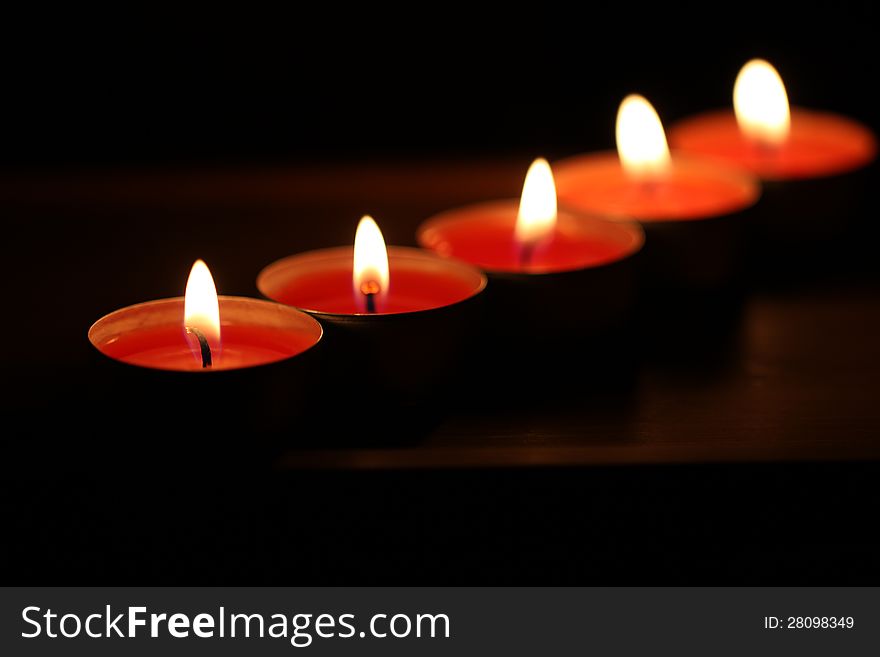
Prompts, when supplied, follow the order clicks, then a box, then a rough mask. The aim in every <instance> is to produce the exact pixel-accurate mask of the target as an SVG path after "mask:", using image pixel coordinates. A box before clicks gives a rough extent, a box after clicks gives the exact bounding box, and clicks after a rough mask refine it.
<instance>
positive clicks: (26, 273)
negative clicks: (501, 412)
mask: <svg viewBox="0 0 880 657" xmlns="http://www.w3.org/2000/svg"><path fill="white" fill-rule="evenodd" d="M3 22H4V28H3V38H2V39H0V42H2V46H0V47H2V53H0V54H2V70H3V76H2V106H0V116H2V129H0V134H2V144H0V164H2V168H3V171H4V172H5V173H4V175H6V176H8V177H9V178H10V179H16V178H15V177H16V176H21V175H28V174H30V173H34V174H35V175H36V174H41V173H44V172H46V171H52V172H61V173H62V174H64V173H65V172H72V171H80V170H92V169H94V170H107V169H114V168H125V167H130V166H143V165H147V166H153V167H157V168H163V167H168V166H171V165H173V166H199V167H214V166H223V165H226V164H238V163H288V162H291V163H303V162H309V163H312V162H318V161H320V162H323V163H325V164H326V163H329V164H330V165H331V166H332V165H333V164H334V163H337V162H342V161H354V162H363V161H369V160H395V159H400V160H412V159H424V160H431V159H438V158H440V159H442V158H449V157H462V156H464V157H470V156H474V157H479V156H496V155H502V156H504V155H508V154H510V155H513V156H516V157H524V158H526V159H525V161H527V158H529V157H532V156H534V155H537V154H544V155H547V156H549V157H557V156H562V155H566V154H569V153H574V152H580V151H584V150H589V149H593V148H604V147H611V146H612V138H613V125H614V116H615V112H616V109H617V105H618V103H619V101H620V99H621V98H622V97H623V96H624V95H625V94H627V93H630V92H640V93H643V94H644V95H646V96H647V97H648V98H649V99H652V100H654V102H655V105H656V107H657V109H658V112H659V113H660V115H661V117H662V118H663V119H664V120H665V121H667V122H670V121H672V120H674V119H676V118H680V117H683V116H685V115H688V114H690V113H692V112H696V111H700V110H702V109H706V108H708V107H714V106H722V105H726V104H728V103H729V100H730V95H731V88H732V84H733V80H734V78H735V75H736V73H737V71H738V69H739V67H740V66H741V65H742V64H743V63H744V62H745V61H746V60H747V59H749V58H751V57H754V56H762V57H765V58H767V59H769V60H770V61H772V62H773V63H774V64H776V65H777V67H778V69H779V70H780V72H781V74H782V76H783V78H784V79H785V81H786V83H787V87H788V92H789V97H790V99H791V100H792V102H793V103H794V104H802V105H804V106H814V107H822V108H826V109H831V110H837V111H841V112H843V113H846V114H849V115H851V116H853V117H856V118H860V119H862V120H864V121H866V122H867V123H868V124H870V125H872V126H873V127H875V129H876V128H877V127H878V120H877V119H878V113H877V109H876V104H875V94H876V91H875V86H876V80H877V79H878V57H877V52H876V34H877V30H878V20H877V9H876V8H874V6H872V5H871V3H852V4H848V3H834V4H829V5H822V6H818V7H814V6H813V5H809V4H804V3H798V4H794V3H793V4H791V5H788V6H782V5H772V6H768V3H756V2H745V3H739V4H737V5H734V4H732V3H718V2H712V3H710V2H703V3H679V4H676V5H672V4H661V3H654V4H651V5H639V4H629V3H626V4H621V5H619V6H614V7H608V6H601V7H597V6H594V5H584V7H583V9H582V10H580V11H579V12H578V15H577V16H575V15H574V14H573V13H572V12H571V10H570V9H568V8H567V7H566V6H565V5H563V4H562V3H546V2H544V3H540V4H539V5H538V6H536V7H535V8H534V9H533V10H531V11H526V12H520V11H518V10H514V9H512V8H511V7H509V6H503V5H502V6H497V7H490V6H482V5H474V4H469V5H454V4H449V3H443V4H439V3H438V4H433V3H427V4H419V5H412V6H409V7H406V8H403V9H401V8H390V7H379V6H377V5H375V4H369V5H362V6H359V7H357V8H354V9H352V8H348V7H343V6H330V7H320V8H319V7H315V6H297V7H295V8H293V11H291V12H286V13H285V14H284V15H274V14H270V13H268V12H266V13H263V12H261V11H259V10H257V9H251V8H249V9H248V10H244V9H242V8H240V7H239V8H236V9H235V10H234V11H230V12H222V11H220V10H219V9H217V8H216V7H210V8H206V9H204V10H203V11H202V12H200V13H198V14H196V15H187V16H184V15H183V13H182V12H181V10H179V9H175V10H174V11H170V12H167V13H166V12H160V10H158V9H157V8H155V7H145V8H143V9H142V10H140V11H134V10H129V11H127V12H126V13H125V15H120V14H118V13H116V12H113V11H107V10H101V11H98V10H91V11H89V10H85V9H81V8H77V10H76V11H75V12H66V13H62V12H60V11H59V12H56V10H54V9H53V10H52V11H51V12H50V11H48V10H46V11H45V12H43V13H41V14H40V15H39V16H27V17H25V16H19V15H10V16H9V17H8V18H7V19H6V20H4V21H3ZM67 210H68V214H69V215H70V216H72V217H77V216H79V217H80V218H81V219H82V218H83V217H82V214H83V212H85V211H78V210H77V208H75V207H74V208H68V209H67ZM78 213H79V214H78ZM146 214H147V213H146V211H145V215H146ZM141 219H143V218H141ZM102 221H104V222H105V223H99V224H96V225H99V226H103V225H105V224H107V225H110V224H109V222H108V221H107V220H106V219H102ZM22 225H23V224H14V229H13V230H12V232H11V233H10V234H9V236H8V238H7V241H6V257H5V258H4V268H3V269H4V285H5V286H8V289H7V292H8V294H7V295H6V297H7V299H10V298H11V299H13V300H14V303H13V302H9V303H8V305H7V310H6V311H5V313H6V314H5V318H4V324H5V326H4V335H5V339H6V340H7V341H9V340H14V339H17V338H13V337H11V336H18V334H19V333H20V329H19V327H20V324H19V323H18V322H17V321H16V319H15V318H16V317H17V316H18V315H17V313H21V312H22V310H21V308H22V305H20V304H22V303H23V304H24V308H26V309H27V314H28V318H27V319H26V320H25V325H32V326H37V329H36V331H35V335H39V336H41V337H42V338H43V339H42V340H41V342H45V336H46V335H47V331H46V330H45V323H46V322H51V321H52V320H51V319H49V315H46V314H43V311H41V310H38V309H37V307H38V304H36V303H33V300H31V301H27V300H26V299H27V298H28V296H29V295H28V293H27V291H28V290H29V289H30V290H40V291H42V292H45V291H46V290H53V289H54V291H55V294H54V298H53V300H54V301H55V302H56V303H58V304H60V307H61V308H63V309H66V310H65V312H67V313H68V315H69V316H68V317H66V318H65V319H62V320H59V326H61V327H63V328H64V331H66V332H67V331H68V330H69V333H70V335H74V334H75V335H76V339H77V343H76V344H77V345H79V346H81V347H82V353H81V352H77V353H76V355H69V356H68V355H61V356H54V355H49V354H51V352H48V351H46V350H45V349H42V348H37V349H38V351H40V354H39V355H38V356H35V357H31V356H28V353H27V349H33V348H35V347H33V346H32V345H30V346H28V347H27V348H25V349H24V350H21V349H17V348H12V349H11V352H13V353H7V354H5V355H4V360H5V361H6V362H7V363H8V364H9V367H7V366H6V365H4V371H5V372H4V373H5V381H4V383H5V387H6V388H7V390H6V392H5V393H4V394H5V398H6V399H7V404H6V405H5V408H4V415H5V416H6V418H7V426H8V428H9V431H8V433H7V435H6V438H5V440H6V450H5V457H6V458H5V461H4V469H5V473H4V477H5V482H4V491H5V492H4V496H3V502H2V508H3V509H4V518H5V523H6V525H7V527H6V528H7V530H8V531H7V533H6V536H7V538H6V539H4V540H5V542H6V547H7V548H8V549H9V552H10V554H11V556H10V557H9V558H7V559H5V560H4V572H5V574H6V577H5V579H14V580H19V581H21V582H22V583H35V582H38V581H49V580H51V581H53V582H58V581H65V582H72V583H80V584H84V583H89V584H91V583H122V582H142V583H197V582H198V583H266V584H274V583H282V582H283V583H306V582H308V583H315V584H326V583H343V582H344V583H372V584H383V583H398V584H421V583H425V582H433V583H508V582H520V583H551V582H552V583H575V582H581V583H584V582H590V583H592V582H603V583H613V584H620V583H637V582H638V583H692V584H693V583H705V584H708V583H720V582H726V583H751V584H754V583H773V584H778V583H804V582H811V583H853V584H863V583H868V581H876V577H877V574H878V567H877V559H876V555H877V553H878V552H877V547H878V546H877V544H876V542H874V539H873V538H872V531H871V525H872V523H874V522H875V518H874V516H873V515H871V514H872V512H873V511H875V510H876V508H877V507H876V505H877V502H878V500H880V498H878V492H877V486H876V475H877V469H876V466H875V465H874V464H846V465H827V464H826V465H813V466H799V467H797V468H794V467H792V468H789V467H786V466H782V465H775V466H770V465H727V466H724V465H717V466H690V467H685V466H681V467H666V468H625V469H623V468H620V469H618V468H609V469H602V468H594V469H588V470H586V471H581V470H574V469H573V470H561V471H555V470H552V471H550V470H547V471H545V470H541V469H538V468H536V469H530V470H523V471H517V470H513V471H482V470H470V471H463V472H451V473H450V472H426V473H421V472H418V473H411V472H387V473H382V474H381V475H376V474H375V473H344V472H342V473H338V472H337V473H322V472H312V473H288V474H286V475H284V476H275V475H273V476H271V477H270V476H267V477H260V478H255V477H253V476H252V475H241V474H230V473H228V472H224V473H220V474H209V473H207V472H205V471H200V470H199V469H198V468H197V467H195V468H193V469H192V470H190V471H189V472H185V473H184V474H182V475H181V474H180V473H176V474H175V475H174V476H173V477H169V476H166V475H165V474H163V473H159V474H157V473H153V474H145V473H144V472H138V474H137V475H136V476H135V475H134V473H135V471H137V470H138V468H137V467H136V466H137V463H136V461H137V458H138V455H137V454H136V453H134V454H132V453H130V452H124V453H122V452H121V451H119V450H117V449H114V448H113V447H112V444H113V443H112V440H111V441H110V442H108V443H106V444H103V445H104V446H102V447H100V448H99V449H97V448H96V447H95V445H96V444H98V443H96V442H94V441H92V440H91V437H92V436H100V437H101V439H102V440H105V441H106V440H107V439H108V437H109V438H111V439H112V438H113V437H114V436H117V435H118V436H119V437H121V438H122V439H124V436H125V434H126V429H124V428H123V429H117V428H114V427H108V426H106V424H105V419H104V418H102V417H101V416H100V415H92V414H90V413H89V411H88V409H82V408H80V409H79V412H75V413H73V414H70V413H69V411H70V409H69V408H68V407H65V406H63V405H62V406H60V407H59V406H58V405H56V402H57V399H58V397H59V396H60V395H61V394H62V393H61V392H59V391H62V392H64V394H66V391H68V390H70V389H73V388H74V387H75V385H76V384H75V383H74V381H75V379H76V377H77V376H78V372H79V371H80V370H78V369H76V368H78V367H81V361H80V358H81V357H82V356H83V353H84V352H85V351H87V350H88V347H87V345H86V344H85V341H84V340H83V339H81V337H82V335H81V334H82V332H83V331H84V327H85V326H86V325H87V323H88V322H87V321H86V320H87V318H95V317H97V316H99V314H100V313H101V312H106V311H109V310H110V309H112V308H114V307H118V306H119V305H121V304H122V303H126V302H132V301H135V300H139V299H142V298H149V296H150V295H149V294H148V292H147V291H148V290H157V288H158V292H159V294H156V293H154V296H161V295H162V294H161V293H162V292H165V291H166V290H167V291H171V290H173V289H175V286H176V285H177V282H178V281H179V280H182V278H181V276H182V273H183V274H185V269H186V267H185V266H183V265H181V263H182V262H183V263H185V264H186V266H188V262H189V260H190V259H191V258H188V257H183V258H174V259H173V261H172V259H171V258H169V262H162V261H157V259H156V257H155V255H152V254H149V253H144V252H141V251H139V250H138V247H137V246H134V247H132V251H131V253H128V254H124V255H125V256H126V257H130V258H132V259H133V261H132V262H131V263H129V264H128V265H127V266H128V267H129V270H128V271H130V272H131V273H130V274H126V276H131V277H133V278H134V280H135V282H134V283H132V284H131V286H130V287H126V285H125V284H124V283H122V282H117V283H116V284H115V285H109V286H108V287H107V288H106V289H105V288H102V287H99V286H100V281H102V280H106V279H107V277H106V272H104V271H102V270H101V269H100V266H99V265H100V263H101V262H104V261H101V260H95V258H94V257H93V256H94V254H95V253H96V252H97V251H96V250H97V249H102V248H105V247H107V245H114V244H118V243H120V242H121V243H126V240H125V239H123V238H124V237H125V234H123V235H122V236H120V235H115V236H114V235H112V234H110V233H107V234H102V233H99V229H98V228H93V229H90V230H87V229H82V230H72V229H70V228H69V227H66V228H65V227H57V226H51V225H50V226H48V227H46V229H45V230H41V229H40V227H39V225H37V226H36V227H35V226H34V225H30V226H29V227H27V228H21V226H22ZM138 225H143V224H138ZM137 230H138V229H137V228H136V227H135V228H130V229H129V231H130V236H131V237H133V238H135V239H133V240H132V243H135V244H137V243H138V238H144V239H146V244H147V245H148V247H149V248H153V249H155V250H156V251H158V249H159V247H160V246H161V244H160V241H159V240H155V241H151V239H150V238H149V237H144V236H143V235H141V234H139V233H138V232H137ZM181 231H182V232H183V234H184V237H185V239H186V240H189V241H190V242H193V241H195V238H196V237H197V236H198V235H197V233H198V231H197V230H196V229H195V228H193V227H192V226H190V227H183V228H182V229H181ZM144 248H147V247H144ZM47 250H48V252H50V253H52V254H55V255H58V254H61V253H62V252H76V257H75V258H72V259H70V260H69V261H64V262H67V263H68V265H66V266H69V267H76V268H77V270H78V275H79V276H80V277H81V278H76V277H74V278H73V279H72V280H77V281H78V280H83V281H88V282H90V283H95V285H94V286H87V287H85V288H76V289H72V288H71V286H69V285H68V286H65V285H64V284H63V283H62V284H59V285H58V286H57V287H55V283H54V281H55V279H56V278H62V279H63V278H64V276H65V275H66V274H69V271H68V272H65V271H62V270H60V269H59V268H57V267H54V266H52V265H49V266H48V267H45V266H43V267H41V266H35V265H34V261H35V259H37V258H38V257H39V255H40V254H44V253H45V252H46V251H47ZM184 252H185V256H189V255H190V254H189V253H188V252H186V251H185V249H184ZM178 255H179V253H178ZM108 257H109V256H108ZM123 260H124V259H123V258H122V257H121V256H119V257H118V258H117V256H115V255H114V256H112V257H110V262H111V263H112V264H113V265H115V266H116V267H119V268H121V267H123V266H126V265H125V263H124V262H123ZM144 263H149V264H144ZM144 268H151V269H153V270H155V271H144V272H143V274H144V278H145V279H147V278H148V279H149V280H150V281H151V282H145V281H139V280H137V275H138V274H137V272H139V271H142V269H144ZM115 271H122V270H121V269H116V270H115ZM160 272H161V273H160ZM874 273H876V272H874ZM159 275H162V276H164V277H165V278H162V279H160V280H161V283H160V284H155V283H153V282H152V281H154V280H157V279H156V278H155V277H156V276H159ZM242 276H243V275H242ZM251 278H252V276H251V275H250V274H248V280H250V279H251ZM242 280H244V279H242ZM231 291H236V290H231ZM78 295H86V298H87V299H88V300H89V301H88V303H87V306H88V307H87V308H84V307H83V304H82V302H81V300H78ZM65 335H67V333H65ZM62 342H64V341H63V340H62ZM64 343H65V344H67V343H66V342H64ZM80 343H82V344H81V345H80ZM29 360H37V361H40V363H41V367H40V368H39V369H33V368H29V367H28V366H27V363H28V361H29ZM52 360H55V361H56V362H55V365H57V366H55V365H46V364H45V363H46V361H52ZM34 372H36V374H34ZM59 382H63V383H59ZM43 396H45V399H48V400H51V403H49V402H47V403H41V401H40V400H41V398H42V397H43ZM59 408H60V409H62V412H59ZM849 429H852V430H857V427H850V428H846V427H842V428H841V431H846V430H849ZM117 432H118V434H117ZM4 433H6V432H4ZM59 454H61V455H62V456H59ZM47 455H49V456H47ZM44 456H46V458H45V459H44V458H43V457H44ZM50 461H51V467H50V465H49V462H50ZM96 472H97V473H99V476H96V475H95V473H96ZM817 481H821V482H822V485H821V486H820V487H817V486H816V485H815V482H817Z"/></svg>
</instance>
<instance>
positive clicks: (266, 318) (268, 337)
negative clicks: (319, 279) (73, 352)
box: [89, 260, 322, 372]
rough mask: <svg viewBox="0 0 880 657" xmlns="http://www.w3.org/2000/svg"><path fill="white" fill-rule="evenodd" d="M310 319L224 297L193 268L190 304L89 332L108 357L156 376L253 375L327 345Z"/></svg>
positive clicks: (164, 304) (181, 302)
mask: <svg viewBox="0 0 880 657" xmlns="http://www.w3.org/2000/svg"><path fill="white" fill-rule="evenodd" d="M321 334H322V331H321V327H320V325H319V324H318V323H317V322H316V321H315V320H313V319H312V318H311V317H309V316H308V315H305V314H303V313H299V312H296V311H295V310H293V309H291V308H287V307H285V306H282V305H279V304H273V303H270V302H268V301H261V300H258V299H246V298H241V297H218V296H217V294H216V291H215V289H214V282H213V280H212V279H211V275H210V272H208V269H207V267H206V266H205V264H204V263H203V262H202V261H201V260H199V261H197V262H196V264H195V265H193V270H192V272H191V274H190V279H189V281H188V283H187V294H186V297H177V298H172V299H160V300H157V301H150V302H147V303H141V304H138V305H134V306H128V307H127V308H122V309H121V310H117V311H115V312H113V313H110V314H109V315H106V316H105V317H102V318H101V319H99V320H98V321H97V322H95V324H94V325H93V326H92V327H91V329H89V340H90V341H91V343H92V344H93V345H94V346H95V347H96V348H97V349H98V350H99V351H100V352H101V353H103V354H104V355H106V356H109V357H110V358H113V359H115V360H118V361H122V362H124V363H128V364H130V365H137V366H140V367H146V368H150V369H156V370H173V371H179V372H199V371H205V372H207V371H219V370H234V369H241V368H250V367H254V366H257V365H266V364H269V363H275V362H278V361H282V360H286V359H288V358H291V357H293V356H296V355H298V354H301V353H303V352H305V351H307V350H309V349H310V348H312V347H313V346H315V345H316V344H317V343H318V341H319V340H320V339H321Z"/></svg>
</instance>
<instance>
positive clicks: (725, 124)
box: [669, 108, 877, 180]
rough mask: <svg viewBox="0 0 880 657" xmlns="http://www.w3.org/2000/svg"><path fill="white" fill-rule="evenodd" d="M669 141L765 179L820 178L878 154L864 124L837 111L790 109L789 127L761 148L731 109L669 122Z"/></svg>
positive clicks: (861, 164)
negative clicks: (771, 144) (772, 144)
mask: <svg viewBox="0 0 880 657" xmlns="http://www.w3.org/2000/svg"><path fill="white" fill-rule="evenodd" d="M669 143H670V145H671V146H672V147H674V148H677V149H680V150H682V151H687V152H690V153H695V154H699V155H703V156H709V157H713V158H716V159H718V160H721V161H725V162H728V163H731V164H735V165H737V166H740V167H743V168H745V169H748V170H749V171H752V172H754V173H755V174H757V175H759V176H760V177H761V178H764V179H766V180H788V179H795V178H818V177H823V176H832V175H836V174H841V173H846V172H847V171H853V170H855V169H859V168H861V167H864V166H865V165H867V164H869V163H870V162H871V161H873V160H874V158H875V157H876V154H877V140H876V138H875V137H874V134H873V133H872V132H871V131H870V130H869V129H868V128H867V127H865V126H864V125H862V124H860V123H858V122H856V121H853V120H851V119H848V118H846V117H843V116H838V115H836V114H829V113H827V112H814V111H811V110H805V109H800V108H792V110H791V132H790V133H789V135H788V139H787V140H786V141H785V142H784V143H782V144H780V145H779V146H776V147H773V148H768V147H764V148H761V147H759V146H758V145H757V144H755V142H754V141H752V140H750V139H749V138H748V137H746V136H745V135H744V134H743V133H742V131H741V130H740V129H739V125H738V124H737V122H736V116H735V114H734V113H733V111H730V110H720V111H716V112H708V113H706V114H700V115H698V116H695V117H693V118H690V119H686V120H684V121H681V122H679V123H677V124H675V125H673V126H672V127H671V128H670V130H669Z"/></svg>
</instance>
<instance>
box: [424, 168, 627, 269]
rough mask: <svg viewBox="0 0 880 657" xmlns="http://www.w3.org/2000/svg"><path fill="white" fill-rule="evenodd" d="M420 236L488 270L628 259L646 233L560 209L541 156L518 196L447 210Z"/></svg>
mask: <svg viewBox="0 0 880 657" xmlns="http://www.w3.org/2000/svg"><path fill="white" fill-rule="evenodd" d="M543 217H549V219H544V218H543ZM417 239H418V242H419V244H421V245H422V246H423V247H425V248H427V249H431V250H432V251H435V252H437V253H439V254H441V255H443V256H451V257H456V258H460V259H462V260H467V261H468V262H471V263H473V264H475V265H478V266H479V267H481V268H482V269H485V270H486V271H488V272H490V273H502V272H503V273H518V274H551V273H562V272H568V271H575V270H579V269H590V268H594V267H601V266H604V265H609V264H612V263H614V262H617V261H620V260H623V259H626V258H628V257H630V256H632V255H633V254H635V253H636V252H638V251H639V249H641V247H642V244H643V242H644V235H643V233H642V231H641V230H640V229H639V228H638V226H637V225H635V224H632V223H626V222H621V223H614V222H610V221H604V220H602V219H598V218H596V217H592V216H586V215H580V214H574V213H572V212H564V211H563V212H558V211H557V208H556V191H555V189H554V182H553V176H552V173H551V171H550V166H549V165H548V164H547V162H546V161H545V160H542V159H539V160H536V161H535V162H534V163H533V164H532V166H531V168H530V169H529V173H528V175H527V176H526V182H525V184H524V185H523V194H522V198H521V200H520V201H515V200H508V201H493V202H488V203H482V204H478V205H470V206H466V207H462V208H457V209H454V210H448V211H446V212H443V213H441V214H438V215H435V216H434V217H432V218H430V219H428V220H427V221H425V222H424V223H423V224H422V225H421V226H419V229H418V234H417Z"/></svg>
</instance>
